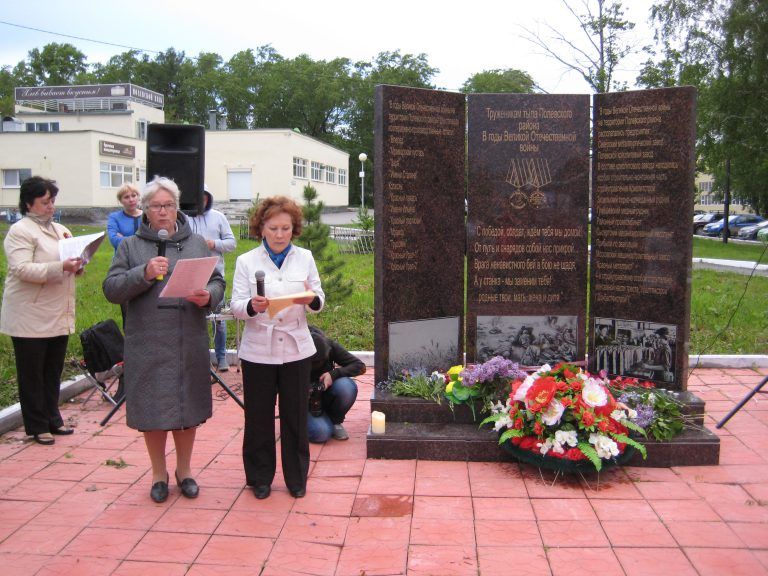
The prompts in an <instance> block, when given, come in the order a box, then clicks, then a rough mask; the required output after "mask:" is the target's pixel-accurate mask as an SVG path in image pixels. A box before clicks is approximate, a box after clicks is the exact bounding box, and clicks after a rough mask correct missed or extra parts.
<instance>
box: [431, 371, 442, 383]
mask: <svg viewBox="0 0 768 576" xmlns="http://www.w3.org/2000/svg"><path fill="white" fill-rule="evenodd" d="M430 379H432V380H434V381H435V382H443V383H445V376H443V375H442V374H440V372H438V371H437V370H435V371H434V372H432V374H431V375H430Z"/></svg>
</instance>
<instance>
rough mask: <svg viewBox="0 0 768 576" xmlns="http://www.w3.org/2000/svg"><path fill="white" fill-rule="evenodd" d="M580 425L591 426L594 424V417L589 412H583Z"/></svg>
mask: <svg viewBox="0 0 768 576" xmlns="http://www.w3.org/2000/svg"><path fill="white" fill-rule="evenodd" d="M581 423H582V424H584V426H586V427H589V426H592V424H594V423H595V415H594V414H593V413H592V412H591V411H589V410H585V411H584V412H582V413H581Z"/></svg>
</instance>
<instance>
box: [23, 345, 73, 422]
mask: <svg viewBox="0 0 768 576" xmlns="http://www.w3.org/2000/svg"><path fill="white" fill-rule="evenodd" d="M11 340H12V341H13V352H14V354H15V356H16V380H17V381H18V385H19V403H20V404H21V417H22V419H23V420H24V431H25V432H26V433H27V434H28V435H30V436H33V435H35V434H44V433H46V432H50V431H51V430H54V429H56V428H61V427H62V426H63V425H64V421H63V420H62V418H61V413H60V412H59V389H60V388H61V371H62V370H63V369H64V357H65V356H66V354H67V341H68V340H69V336H67V335H64V336H54V337H53V338H19V337H16V336H13V337H11Z"/></svg>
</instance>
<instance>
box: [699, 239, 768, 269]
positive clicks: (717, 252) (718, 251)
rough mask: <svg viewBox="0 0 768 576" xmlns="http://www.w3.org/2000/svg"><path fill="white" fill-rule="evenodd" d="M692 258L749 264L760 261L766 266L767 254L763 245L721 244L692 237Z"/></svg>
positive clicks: (767, 261)
mask: <svg viewBox="0 0 768 576" xmlns="http://www.w3.org/2000/svg"><path fill="white" fill-rule="evenodd" d="M693 257H694V258H716V259H719V260H748V261H750V262H758V261H761V259H762V261H761V264H768V252H767V251H766V245H765V244H757V243H755V244H745V243H741V242H728V244H723V241H722V240H720V239H708V238H701V237H699V236H694V237H693Z"/></svg>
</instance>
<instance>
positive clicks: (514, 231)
mask: <svg viewBox="0 0 768 576" xmlns="http://www.w3.org/2000/svg"><path fill="white" fill-rule="evenodd" d="M467 151H468V173H469V185H468V199H469V214H468V230H467V234H468V236H467V270H468V279H467V282H468V283H467V361H469V362H473V361H477V362H484V361H486V360H488V359H490V358H491V357H493V356H504V357H506V358H509V359H511V360H514V361H516V362H519V363H520V364H522V365H526V366H539V365H541V364H546V363H551V364H555V363H557V362H559V361H579V360H583V359H584V353H585V350H586V345H585V339H586V309H587V306H586V303H587V296H586V295H587V291H586V290H587V219H588V207H589V97H588V96H586V95H551V94H471V95H470V96H469V97H468V139H467Z"/></svg>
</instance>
